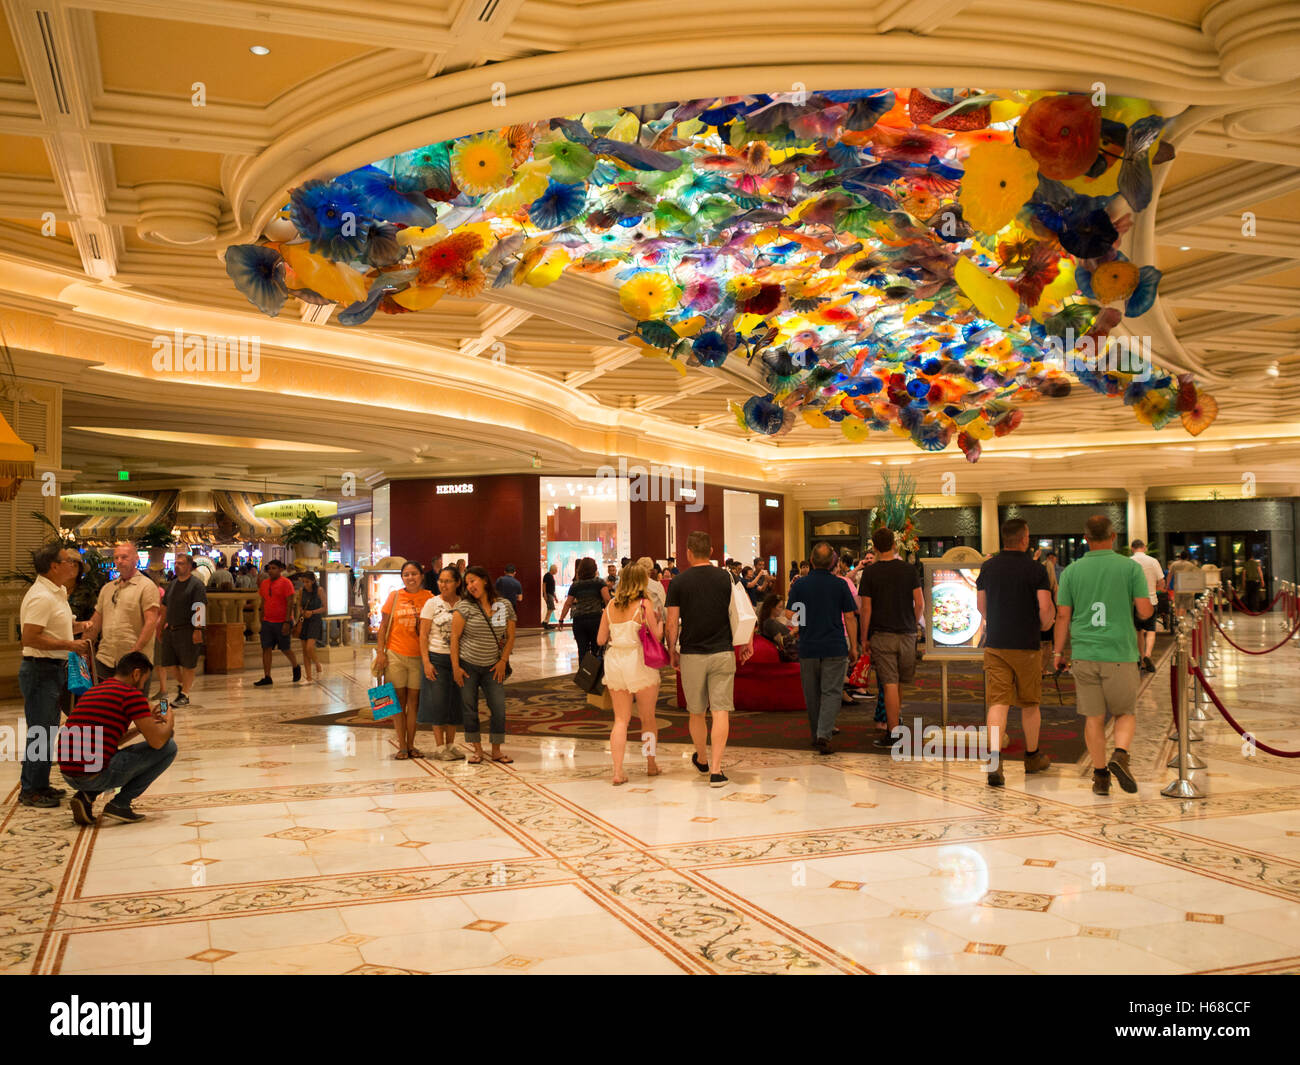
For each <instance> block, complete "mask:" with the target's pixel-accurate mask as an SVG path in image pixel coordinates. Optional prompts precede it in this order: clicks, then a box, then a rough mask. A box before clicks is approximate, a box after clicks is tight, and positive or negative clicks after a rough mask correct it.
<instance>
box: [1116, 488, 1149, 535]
mask: <svg viewBox="0 0 1300 1065" xmlns="http://www.w3.org/2000/svg"><path fill="white" fill-rule="evenodd" d="M1124 519H1125V523H1126V524H1127V526H1128V529H1127V534H1128V535H1127V536H1126V540H1127V542H1128V543H1130V544H1131V543H1132V542H1133V541H1134V540H1141V541H1142V542H1143V543H1144V544H1145V543H1149V542H1150V541H1149V539H1148V537H1147V490H1146V488H1145V487H1143V488H1130V489H1128V503H1127V505H1126V507H1125V510H1124ZM1116 546H1117V547H1118V546H1121V545H1118V544H1117V545H1116Z"/></svg>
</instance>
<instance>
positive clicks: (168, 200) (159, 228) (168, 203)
mask: <svg viewBox="0 0 1300 1065" xmlns="http://www.w3.org/2000/svg"><path fill="white" fill-rule="evenodd" d="M135 191H136V195H137V196H138V197H139V222H138V224H137V225H136V232H137V233H138V234H139V235H140V238H141V239H142V240H148V241H151V242H153V243H155V244H164V245H168V246H174V245H193V244H208V243H211V242H212V241H214V240H216V239H217V227H218V225H219V223H220V221H221V210H222V206H223V205H224V203H225V197H224V196H222V194H221V190H219V189H212V188H207V187H206V186H203V185H192V184H187V183H182V182H173V181H150V182H145V183H144V184H140V185H137V186H136V187H135Z"/></svg>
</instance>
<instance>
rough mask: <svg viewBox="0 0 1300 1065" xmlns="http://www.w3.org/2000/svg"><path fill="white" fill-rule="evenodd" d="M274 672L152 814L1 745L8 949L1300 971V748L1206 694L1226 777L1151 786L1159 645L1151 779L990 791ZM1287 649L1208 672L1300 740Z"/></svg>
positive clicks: (1229, 661)
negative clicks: (617, 746) (354, 723)
mask: <svg viewBox="0 0 1300 1065" xmlns="http://www.w3.org/2000/svg"><path fill="white" fill-rule="evenodd" d="M1280 631H1281V630H1280V625H1279V622H1278V621H1276V620H1270V621H1268V622H1260V621H1256V620H1252V619H1238V620H1237V621H1236V623H1235V626H1234V630H1233V632H1234V638H1236V639H1237V640H1238V641H1239V642H1244V643H1245V644H1246V645H1247V646H1260V645H1263V644H1265V643H1266V642H1275V640H1276V638H1277V637H1276V636H1273V634H1274V633H1279V632H1280ZM1266 636H1273V639H1272V640H1267V639H1266ZM573 659H574V647H573V638H572V635H571V634H570V633H568V632H567V631H566V632H564V633H545V634H541V635H535V636H528V637H525V638H524V639H523V640H522V642H521V646H520V648H519V650H518V651H517V653H516V656H515V663H516V666H515V679H518V680H529V679H536V678H539V677H545V676H552V675H555V674H557V673H564V672H568V671H571V670H572V668H573ZM1166 668H1167V667H1166ZM255 676H256V674H255V673H252V672H250V673H245V674H243V675H239V676H212V677H200V679H199V681H198V682H197V685H196V690H195V693H194V703H193V705H192V706H190V707H188V708H185V709H184V710H183V711H181V715H182V716H180V719H179V720H178V723H177V742H178V744H179V745H180V747H181V754H180V757H179V759H178V760H177V762H176V763H175V764H174V765H173V766H172V767H171V769H170V770H169V771H168V772H167V773H166V774H165V775H164V776H163V777H162V778H161V779H160V780H159V782H158V783H157V784H156V785H155V787H154V789H153V790H151V791H150V792H149V793H148V794H147V795H146V796H145V797H144V799H142V800H141V801H140V802H139V803H138V804H137V805H138V808H139V809H141V810H142V811H143V812H145V813H147V814H148V818H149V819H148V820H147V821H145V822H143V823H141V824H138V825H116V824H115V825H102V826H98V827H95V828H85V829H82V828H78V827H77V826H76V825H74V824H73V822H72V819H71V816H70V814H69V812H68V810H67V808H66V806H65V807H64V808H62V809H60V810H56V811H46V810H33V809H29V808H25V807H19V806H18V805H17V803H16V799H17V787H16V784H17V777H18V766H17V764H16V763H14V762H12V761H6V762H0V789H2V790H0V794H3V795H4V805H3V807H2V808H0V815H2V816H3V821H0V971H4V972H10V973H24V972H39V973H130V972H150V973H253V972H259V973H260V972H268V973H344V972H358V973H429V972H465V973H534V974H537V973H660V972H662V973H836V972H843V973H867V972H875V973H895V972H898V973H904V972H916V973H1002V972H1006V973H1030V972H1033V973H1073V972H1133V973H1191V972H1207V971H1232V972H1279V971H1295V970H1300V764H1297V762H1296V761H1294V760H1285V759H1280V758H1274V757H1270V756H1268V755H1264V754H1256V755H1255V756H1254V757H1249V758H1248V757H1246V755H1245V754H1244V753H1243V750H1242V744H1241V741H1240V739H1239V738H1238V737H1237V736H1236V734H1235V733H1233V732H1232V731H1231V730H1230V729H1229V728H1228V727H1227V726H1226V725H1225V724H1224V723H1223V722H1221V721H1219V720H1217V719H1216V720H1215V721H1211V722H1209V723H1208V724H1207V725H1206V740H1205V742H1204V743H1202V744H1199V745H1198V746H1199V748H1200V750H1201V753H1202V755H1203V757H1205V759H1206V760H1207V761H1208V762H1209V764H1210V769H1209V770H1208V772H1205V773H1201V774H1198V777H1199V783H1200V784H1201V786H1202V788H1203V789H1204V790H1205V791H1206V792H1207V798H1205V799H1203V800H1201V801H1199V802H1191V803H1180V802H1176V801H1172V800H1169V799H1165V798H1163V797H1161V796H1160V794H1159V790H1160V788H1161V786H1163V784H1164V783H1166V782H1167V781H1168V780H1169V779H1171V775H1172V774H1171V771H1169V770H1167V769H1165V762H1166V761H1167V760H1168V758H1169V755H1170V744H1169V743H1168V742H1167V741H1166V740H1165V738H1164V737H1165V732H1166V730H1167V728H1168V720H1169V708H1168V677H1167V675H1165V674H1164V673H1162V674H1161V675H1160V676H1157V677H1156V678H1155V680H1154V682H1153V683H1152V684H1151V685H1150V686H1149V687H1148V689H1147V691H1146V692H1145V693H1144V695H1143V696H1142V704H1141V714H1142V716H1141V717H1140V719H1139V721H1140V724H1139V733H1138V742H1137V743H1136V744H1135V745H1134V749H1133V764H1134V767H1135V770H1136V771H1137V775H1138V779H1139V783H1140V788H1139V792H1138V794H1137V795H1133V796H1129V795H1125V794H1124V793H1122V792H1120V791H1118V789H1117V790H1116V791H1115V792H1114V793H1113V794H1112V795H1111V796H1109V797H1108V798H1099V797H1097V796H1094V795H1093V794H1092V793H1091V791H1090V788H1089V778H1088V775H1087V773H1086V770H1084V769H1083V768H1082V767H1079V766H1075V765H1072V764H1071V765H1058V766H1054V767H1053V768H1052V769H1051V770H1050V771H1049V772H1048V773H1046V774H1044V775H1043V776H1041V777H1038V778H1034V779H1032V780H1029V781H1027V780H1026V778H1025V776H1024V774H1023V771H1022V770H1021V769H1020V765H1019V763H1013V764H1011V766H1010V768H1009V772H1008V780H1007V787H1006V788H1005V789H1003V790H996V791H995V790H991V789H989V788H988V787H987V786H986V785H985V784H984V779H983V774H982V773H981V772H980V771H979V769H978V768H977V767H976V766H975V765H974V764H972V763H952V762H950V763H947V764H943V763H901V762H895V761H893V760H891V759H890V758H888V757H887V756H884V755H880V754H876V753H870V754H868V753H860V752H844V753H838V754H836V755H835V756H833V757H831V758H820V757H817V756H816V755H815V754H813V753H812V752H811V751H809V752H807V753H804V752H797V751H775V750H761V749H754V748H737V749H733V750H732V751H731V752H729V754H728V760H727V772H728V775H729V776H730V778H731V784H730V785H729V786H728V787H726V788H723V789H718V790H713V789H710V788H708V787H707V786H706V785H705V784H704V783H703V781H702V780H701V778H700V777H699V774H697V773H696V771H695V770H694V769H693V768H692V767H691V765H690V762H689V760H688V759H689V751H688V750H687V749H685V748H683V747H681V746H679V745H665V747H664V748H662V749H661V756H660V764H661V765H662V766H664V767H665V772H664V774H663V775H662V776H659V777H657V778H647V777H646V776H645V775H644V771H643V769H644V762H643V760H642V759H641V757H640V755H639V753H637V748H636V746H635V745H633V747H632V748H631V752H630V764H629V771H630V774H631V777H632V780H631V782H630V784H629V785H628V786H626V787H623V788H618V789H615V788H612V787H611V786H610V784H609V755H608V744H607V743H606V742H605V741H602V740H591V739H573V740H565V739H557V738H555V737H549V736H548V737H545V738H542V737H536V738H534V737H526V736H518V737H517V736H511V737H510V738H509V743H508V744H507V750H508V751H509V752H510V753H511V754H512V755H513V756H514V757H515V759H516V761H515V763H514V764H513V765H511V766H509V767H504V766H498V765H490V764H487V765H482V766H469V765H467V764H465V763H464V762H456V763H444V762H433V761H424V760H421V761H408V762H398V761H394V760H393V759H392V757H391V755H392V753H393V752H392V748H391V745H390V743H389V739H388V733H386V732H384V731H381V730H376V729H358V730H353V729H349V728H347V727H345V726H332V727H329V728H326V729H322V728H320V727H318V726H304V725H289V724H286V723H285V722H287V721H289V720H292V719H296V718H302V717H305V716H310V715H312V714H324V713H330V712H337V711H340V710H343V709H347V708H352V707H356V706H359V705H361V704H362V703H363V702H364V698H365V691H364V689H365V687H366V686H367V684H368V675H367V673H366V669H365V661H364V659H363V658H362V657H360V656H358V657H357V658H356V659H355V660H354V661H351V662H349V661H335V662H333V663H331V664H330V665H329V666H328V667H327V670H326V675H325V677H324V679H323V680H322V681H320V682H318V683H315V684H300V685H297V686H294V685H291V684H288V683H283V684H281V683H280V682H279V681H280V679H281V678H279V677H277V684H276V686H275V687H274V688H272V689H270V690H269V691H267V690H264V689H254V688H252V687H250V686H249V684H250V682H251V681H252V680H253V679H255ZM285 679H287V678H285ZM1297 680H1300V663H1297V661H1296V651H1295V648H1285V649H1283V650H1281V651H1278V652H1276V653H1274V654H1273V655H1269V656H1265V657H1263V658H1248V657H1247V656H1245V655H1242V654H1239V653H1238V652H1235V651H1231V650H1225V651H1224V652H1223V653H1222V654H1221V656H1220V661H1219V667H1218V669H1217V672H1216V680H1215V683H1216V686H1217V687H1218V689H1219V691H1220V693H1221V695H1224V696H1226V697H1227V698H1228V699H1229V700H1230V704H1229V705H1230V706H1231V707H1232V709H1233V712H1234V713H1235V714H1237V716H1238V719H1239V720H1240V721H1242V723H1243V724H1244V725H1245V726H1246V727H1248V728H1253V729H1256V730H1258V732H1259V735H1260V737H1261V738H1262V739H1265V740H1266V741H1267V742H1269V743H1270V744H1272V745H1274V746H1277V747H1280V748H1284V749H1297V748H1300V708H1298V707H1297V705H1296V702H1295V700H1294V698H1293V697H1292V696H1291V694H1290V693H1291V692H1292V691H1293V690H1294V688H1295V685H1296V682H1297ZM20 719H21V707H20V706H19V705H18V704H16V703H6V704H3V705H0V724H3V725H12V724H15V723H16V722H17V721H19V720H20ZM56 778H57V774H56ZM56 782H57V779H56Z"/></svg>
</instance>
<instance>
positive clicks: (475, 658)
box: [456, 598, 515, 666]
mask: <svg viewBox="0 0 1300 1065" xmlns="http://www.w3.org/2000/svg"><path fill="white" fill-rule="evenodd" d="M456 612H457V613H458V614H460V615H461V616H462V617H463V618H464V619H465V631H464V632H462V633H461V634H460V654H459V658H460V661H461V664H462V665H464V664H466V663H468V664H469V665H471V666H495V665H496V664H497V662H498V661H500V659H501V652H502V650H503V649H504V648H505V645H506V625H507V623H508V622H511V621H514V620H515V608H514V607H512V606H511V605H510V600H509V599H500V598H498V599H497V600H496V601H495V602H494V603H493V604H492V609H491V610H489V611H488V612H487V613H488V616H489V617H490V618H491V619H492V624H491V626H490V627H489V625H488V623H487V621H486V620H484V618H483V611H482V609H481V608H480V607H479V604H478V602H477V600H474V599H469V598H465V599H462V600H461V601H460V602H459V603H457V604H456Z"/></svg>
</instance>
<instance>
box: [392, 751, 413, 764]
mask: <svg viewBox="0 0 1300 1065" xmlns="http://www.w3.org/2000/svg"><path fill="white" fill-rule="evenodd" d="M393 757H394V758H395V759H397V761H399V762H405V761H406V760H407V758H409V757H410V756H409V755H408V754H407V753H406V752H405V751H398V752H397V753H396V754H395V755H393Z"/></svg>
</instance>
